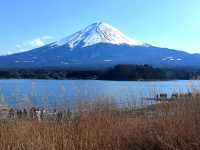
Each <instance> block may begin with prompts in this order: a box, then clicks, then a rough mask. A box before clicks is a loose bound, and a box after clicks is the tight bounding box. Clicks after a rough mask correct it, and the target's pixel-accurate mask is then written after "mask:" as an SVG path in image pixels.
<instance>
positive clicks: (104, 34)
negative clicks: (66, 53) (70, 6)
mask: <svg viewBox="0 0 200 150" xmlns="http://www.w3.org/2000/svg"><path fill="white" fill-rule="evenodd" d="M98 43H110V44H116V45H120V44H127V45H131V46H142V45H145V44H144V43H143V42H141V41H137V40H134V39H131V38H129V37H127V36H126V35H124V34H123V33H122V32H120V31H119V30H118V29H116V28H114V27H112V26H111V25H109V24H107V23H104V22H99V23H94V24H91V25H89V26H87V27H86V28H84V29H83V30H80V31H78V32H76V33H74V34H72V35H70V36H68V37H66V38H63V39H61V40H59V41H57V42H55V43H53V44H52V46H56V47H57V46H63V45H68V46H69V47H70V48H74V47H76V46H81V47H87V46H91V45H94V44H98Z"/></svg>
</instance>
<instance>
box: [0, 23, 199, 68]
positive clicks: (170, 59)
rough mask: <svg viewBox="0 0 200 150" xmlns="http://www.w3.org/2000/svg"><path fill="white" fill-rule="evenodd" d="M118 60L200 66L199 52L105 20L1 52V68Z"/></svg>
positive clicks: (86, 64)
mask: <svg viewBox="0 0 200 150" xmlns="http://www.w3.org/2000/svg"><path fill="white" fill-rule="evenodd" d="M117 64H149V65H153V66H156V67H168V68H170V67H195V68H200V54H190V53H186V52H184V51H178V50H173V49H168V48H160V47H155V46H152V45H150V44H147V43H144V42H141V41H138V40H135V39H132V38H129V37H127V36H126V35H124V34H123V33H122V32H120V31H119V30H118V29H116V28H114V27H112V26H111V25H109V24H107V23H102V22H99V23H94V24H92V25H89V26H88V27H86V28H84V29H82V30H80V31H78V32H76V33H74V34H72V35H70V36H68V37H66V38H63V39H61V40H58V41H55V42H53V43H50V44H48V45H45V46H42V47H39V48H36V49H33V50H30V51H26V52H22V53H17V54H12V55H7V56H0V68H4V69H5V68H48V67H52V68H67V69H80V68H81V69H103V68H107V67H111V66H114V65H117Z"/></svg>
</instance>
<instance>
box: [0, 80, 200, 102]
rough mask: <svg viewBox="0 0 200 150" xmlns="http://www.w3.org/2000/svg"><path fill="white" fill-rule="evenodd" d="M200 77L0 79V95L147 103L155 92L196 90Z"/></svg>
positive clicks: (9, 98) (8, 98) (10, 99)
mask: <svg viewBox="0 0 200 150" xmlns="http://www.w3.org/2000/svg"><path fill="white" fill-rule="evenodd" d="M199 87H200V81H197V80H175V81H97V80H0V99H1V101H4V102H6V103H7V104H8V105H10V106H16V105H17V104H28V103H32V104H34V105H49V106H56V105H62V104H64V103H65V104H70V105H71V104H76V103H78V102H80V101H92V100H96V99H99V100H101V99H103V98H108V99H112V100H116V102H117V103H120V104H126V103H127V104H128V103H132V104H135V105H149V104H151V103H154V102H153V101H149V100H144V98H151V97H154V96H155V95H156V94H157V93H167V94H168V95H169V96H170V95H171V94H172V93H177V92H178V93H186V92H191V91H194V90H199V89H200V88H199Z"/></svg>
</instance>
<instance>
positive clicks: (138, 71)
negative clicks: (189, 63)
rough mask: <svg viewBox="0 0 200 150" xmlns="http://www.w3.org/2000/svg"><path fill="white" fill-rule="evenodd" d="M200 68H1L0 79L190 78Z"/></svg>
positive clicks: (124, 79)
mask: <svg viewBox="0 0 200 150" xmlns="http://www.w3.org/2000/svg"><path fill="white" fill-rule="evenodd" d="M199 78H200V70H198V69H191V68H182V69H181V68H179V69H178V68H177V69H167V68H163V69H160V68H153V67H152V66H149V65H128V64H121V65H116V66H114V67H112V68H109V69H104V70H86V69H85V70H81V69H80V70H70V69H64V68H57V69H55V68H43V69H1V70H0V79H55V80H65V79H70V80H77V79H83V80H115V81H138V80H190V79H199Z"/></svg>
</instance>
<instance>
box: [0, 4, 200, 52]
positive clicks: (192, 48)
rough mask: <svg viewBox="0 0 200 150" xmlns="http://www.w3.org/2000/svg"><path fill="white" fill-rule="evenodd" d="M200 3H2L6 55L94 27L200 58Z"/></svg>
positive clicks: (1, 39)
mask: <svg viewBox="0 0 200 150" xmlns="http://www.w3.org/2000/svg"><path fill="white" fill-rule="evenodd" d="M199 8H200V1H199V0H1V2H0V54H7V53H12V52H18V51H23V50H27V49H32V48H34V47H37V46H42V45H44V44H46V43H49V42H52V41H55V40H57V39H60V38H63V37H65V36H67V35H69V34H72V33H74V32H75V31H77V30H79V29H82V28H84V27H85V26H87V25H90V24H92V23H94V22H99V21H103V22H107V23H109V24H111V25H112V26H114V27H117V28H118V29H120V30H121V31H122V32H124V33H125V34H127V35H128V36H130V37H132V38H135V39H139V40H142V41H144V42H146V43H149V44H152V45H155V46H161V47H168V48H174V49H179V50H185V51H188V52H191V53H194V52H199V53H200V9H199Z"/></svg>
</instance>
